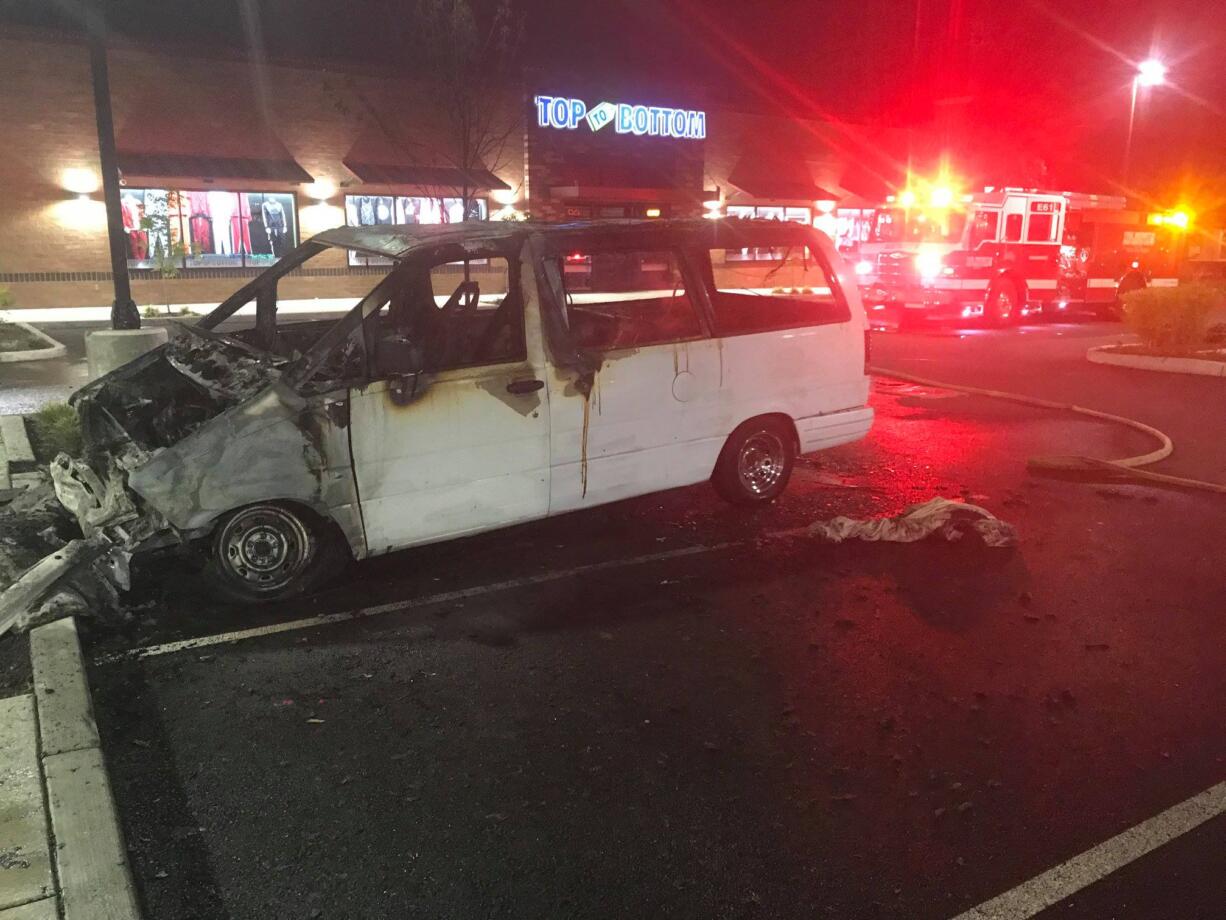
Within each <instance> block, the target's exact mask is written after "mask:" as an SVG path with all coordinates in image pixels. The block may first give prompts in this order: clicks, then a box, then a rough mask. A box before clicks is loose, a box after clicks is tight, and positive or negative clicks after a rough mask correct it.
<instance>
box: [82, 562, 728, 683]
mask: <svg viewBox="0 0 1226 920" xmlns="http://www.w3.org/2000/svg"><path fill="white" fill-rule="evenodd" d="M738 545H740V544H738V543H714V544H711V545H709V546H705V545H700V546H686V547H683V548H681V549H670V550H666V551H664V552H660V553H649V554H647V555H645V556H631V557H629V558H627V559H610V560H608V561H607V562H594V563H592V564H591V565H580V566H576V567H575V568H572V569H561V570H559V571H557V572H544V573H542V574H540V575H526V576H524V577H522V578H512V579H509V580H507V581H499V582H494V583H492V584H488V585H477V586H475V587H472V588H461V589H459V590H457V591H445V592H443V593H441V594H430V595H427V596H426V597H417V598H412V599H409V600H403V601H392V602H391V603H388V604H377V605H375V606H373V607H359V608H358V609H356V610H345V611H342V612H340V613H328V614H322V615H320V616H314V617H305V618H304V619H301V620H289V621H287V622H285V623H272V624H270V625H268V626H255V627H252V628H251V629H239V630H235V631H234V632H224V633H217V634H215V635H212V636H200V637H198V638H195V639H182V640H180V641H178V642H166V643H164V644H162V645H146V646H143V647H138V648H133V649H128V650H127V651H123V652H117V653H114V654H111V655H101V656H99V657H98V658H95V659H94V664H113V663H114V662H117V661H132V660H135V659H139V658H154V657H156V656H158V655H171V654H174V653H175V652H185V651H188V650H190V649H196V648H206V647H208V646H210V645H224V644H225V643H228V642H241V641H242V640H244V639H257V638H259V637H260V636H273V635H276V634H278V633H284V632H294V631H295V630H299V629H310V628H312V627H315V626H327V625H329V624H331V623H343V622H345V621H347V620H362V619H366V618H368V617H376V616H380V615H382V614H385V613H396V612H397V611H401V610H412V609H413V608H415V607H430V606H432V605H434V604H448V603H451V602H453V601H459V600H464V599H466V598H470V597H480V596H481V595H484V594H496V593H497V592H499V591H510V590H513V589H515V588H525V587H529V586H531V585H540V584H545V583H546V582H551V581H560V580H561V579H564V578H574V577H575V576H577V575H587V574H589V573H591V572H602V571H607V570H608V569H619V568H625V567H626V566H632V565H643V564H645V563H648V562H661V561H663V560H665V559H678V558H681V557H684V556H697V555H700V554H702V553H714V552H718V551H719V550H723V549H728V548H729V547H733V546H738Z"/></svg>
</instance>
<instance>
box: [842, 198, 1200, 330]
mask: <svg viewBox="0 0 1226 920" xmlns="http://www.w3.org/2000/svg"><path fill="white" fill-rule="evenodd" d="M892 197H893V198H894V200H888V201H887V202H886V204H885V205H884V206H882V207H879V208H874V209H858V210H857V211H856V215H855V218H854V219H855V220H856V222H857V224H856V226H857V234H856V235H858V236H859V237H860V240H858V241H855V242H854V243H852V244H851V245H850V246H849V247H848V255H849V258H851V259H852V261H853V264H854V266H855V272H856V275H857V280H858V283H859V286H860V291H861V294H862V297H863V299H864V302H865V304H866V306H868V307H869V308H870V315H871V312H872V311H877V310H886V309H889V308H896V309H897V310H899V311H901V312H900V314H899V318H900V322H907V321H915V320H921V319H937V318H944V319H949V318H953V319H957V320H972V319H974V320H980V321H984V322H986V323H988V324H990V325H1008V324H1010V323H1014V322H1017V321H1019V320H1020V319H1021V318H1022V317H1024V316H1026V315H1028V314H1031V313H1036V312H1040V311H1044V312H1047V311H1051V312H1058V311H1061V310H1066V309H1068V308H1069V306H1070V305H1078V304H1084V305H1086V306H1089V307H1091V308H1092V309H1095V310H1097V311H1099V312H1102V313H1115V312H1117V311H1118V308H1119V303H1120V297H1121V296H1122V295H1124V294H1126V293H1128V292H1129V291H1131V290H1136V289H1137V288H1141V287H1146V286H1148V285H1153V286H1163V285H1174V284H1176V283H1177V281H1176V279H1177V277H1178V269H1179V264H1180V262H1181V261H1182V259H1183V258H1184V255H1185V247H1186V236H1187V234H1186V230H1187V229H1188V223H1189V218H1188V215H1187V214H1186V213H1184V212H1178V211H1176V212H1170V213H1166V214H1147V213H1145V212H1140V211H1135V210H1129V209H1128V207H1127V202H1126V201H1125V199H1124V198H1122V197H1119V196H1107V195H1091V194H1080V193H1074V192H1055V191H1041V190H1038V189H1021V188H1003V189H987V190H985V191H983V192H980V193H976V194H972V195H962V196H960V197H958V198H955V196H953V195H952V194H951V193H949V192H948V190H944V189H940V188H938V189H934V190H933V191H932V193H931V196H930V197H931V201H930V202H929V203H928V204H927V206H921V205H920V204H919V203H918V202H917V200H916V196H915V195H914V194H913V193H909V192H903V193H901V194H900V195H898V196H892Z"/></svg>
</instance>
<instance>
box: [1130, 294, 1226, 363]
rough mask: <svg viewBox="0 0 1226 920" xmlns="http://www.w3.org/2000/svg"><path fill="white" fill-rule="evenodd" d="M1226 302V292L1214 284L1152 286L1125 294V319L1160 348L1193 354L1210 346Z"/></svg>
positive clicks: (1161, 350)
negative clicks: (1210, 331) (1209, 333)
mask: <svg viewBox="0 0 1226 920" xmlns="http://www.w3.org/2000/svg"><path fill="white" fill-rule="evenodd" d="M1223 306H1226V294H1224V293H1223V292H1222V291H1221V290H1220V289H1218V288H1215V287H1213V286H1211V285H1206V284H1187V285H1180V286H1179V287H1169V288H1168V287H1161V288H1155V287H1148V288H1142V289H1141V290H1139V291H1133V292H1132V293H1130V294H1125V295H1124V322H1125V323H1126V324H1127V326H1128V328H1129V329H1131V330H1132V331H1133V332H1135V333H1136V334H1137V336H1138V337H1139V338H1140V339H1141V341H1142V342H1143V343H1144V344H1145V345H1147V346H1148V347H1150V348H1153V349H1154V350H1156V351H1160V352H1163V353H1166V354H1177V355H1178V354H1191V353H1193V352H1196V351H1200V350H1202V349H1204V348H1205V347H1206V343H1205V338H1206V333H1207V331H1208V329H1209V326H1210V324H1211V321H1212V320H1213V319H1214V316H1213V314H1214V313H1215V312H1218V311H1220V309H1221V308H1222V307H1223Z"/></svg>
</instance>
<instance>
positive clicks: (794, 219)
mask: <svg viewBox="0 0 1226 920" xmlns="http://www.w3.org/2000/svg"><path fill="white" fill-rule="evenodd" d="M727 213H728V216H729V217H734V218H740V219H741V220H779V221H786V222H789V223H797V224H806V225H808V224H811V223H812V222H813V212H812V211H811V210H810V209H809V208H786V207H781V206H778V205H744V204H730V205H728V209H727ZM781 256H782V254H781V253H780V252H779V251H777V250H775V249H770V248H766V247H757V248H753V247H751V248H747V249H729V250H727V251H726V253H725V256H724V259H725V261H727V262H753V261H762V260H769V259H775V260H777V259H779V258H781Z"/></svg>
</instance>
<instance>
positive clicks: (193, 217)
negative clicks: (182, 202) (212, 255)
mask: <svg viewBox="0 0 1226 920" xmlns="http://www.w3.org/2000/svg"><path fill="white" fill-rule="evenodd" d="M187 201H188V212H187V213H188V217H189V221H188V226H189V227H190V231H191V240H192V242H193V243H194V244H195V245H197V246H199V247H200V251H201V252H212V251H213V217H212V212H211V211H210V210H209V193H208V192H188V193H187Z"/></svg>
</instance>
